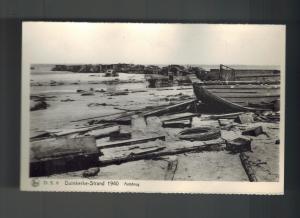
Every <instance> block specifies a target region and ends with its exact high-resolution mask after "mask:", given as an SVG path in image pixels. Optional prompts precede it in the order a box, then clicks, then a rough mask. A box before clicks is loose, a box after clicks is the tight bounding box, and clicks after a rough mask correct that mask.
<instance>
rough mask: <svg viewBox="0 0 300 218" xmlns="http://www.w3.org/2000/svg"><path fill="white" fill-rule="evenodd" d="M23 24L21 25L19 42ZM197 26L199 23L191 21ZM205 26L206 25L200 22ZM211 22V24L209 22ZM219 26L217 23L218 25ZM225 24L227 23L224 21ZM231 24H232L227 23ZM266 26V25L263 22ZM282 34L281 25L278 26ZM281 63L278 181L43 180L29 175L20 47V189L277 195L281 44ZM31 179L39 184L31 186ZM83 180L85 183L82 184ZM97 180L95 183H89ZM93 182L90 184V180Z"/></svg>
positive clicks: (26, 91) (26, 87) (26, 62)
mask: <svg viewBox="0 0 300 218" xmlns="http://www.w3.org/2000/svg"><path fill="white" fill-rule="evenodd" d="M27 23H35V22H23V24H22V41H23V42H24V40H23V37H24V31H26V29H25V28H26V25H25V24H27ZM170 25H184V24H170ZM194 25H201V24H194ZM204 25H207V24H204ZM210 25H215V24H210ZM218 25H220V24H218ZM224 25H228V24H224ZM230 25H235V24H230ZM260 26H262V25H260ZM267 26H269V25H267ZM280 26H281V28H282V33H283V34H284V43H285V39H286V37H285V32H286V27H285V25H280ZM283 50H284V52H283V54H282V63H281V93H280V98H281V99H280V104H281V105H280V108H281V114H280V120H281V121H280V148H279V152H280V155H279V181H278V182H255V183H251V182H216V181H207V182H206V181H149V180H147V181H144V180H88V179H47V178H39V179H32V178H29V157H30V149H29V147H30V142H29V138H30V137H29V129H30V128H29V125H30V111H29V107H30V105H29V102H30V100H29V99H30V75H29V73H28V72H29V70H25V69H29V68H30V64H31V60H30V59H29V58H28V56H27V55H25V54H27V52H28V51H25V49H24V45H23V46H22V84H21V90H22V93H21V109H22V110H21V142H20V144H21V161H20V163H21V166H20V169H21V172H20V188H21V190H22V191H54V192H56V191H67V192H133V193H134V192H144V193H189V194H195V193H205V194H208V193H214V194H259V195H263V194H266V195H280V194H284V142H285V134H284V133H285V46H284V48H283ZM33 180H34V181H35V182H37V183H38V184H39V185H38V186H37V187H34V186H32V182H33ZM70 181H77V183H80V182H82V184H81V185H67V184H66V182H70ZM111 181H114V182H117V183H119V185H118V186H111V185H109V184H110V183H109V182H111ZM84 182H85V183H84ZM93 182H98V185H91V184H92V183H93ZM125 182H127V183H130V182H133V183H137V184H138V185H139V186H138V187H136V186H126V185H124V183H125ZM93 184H94V183H93Z"/></svg>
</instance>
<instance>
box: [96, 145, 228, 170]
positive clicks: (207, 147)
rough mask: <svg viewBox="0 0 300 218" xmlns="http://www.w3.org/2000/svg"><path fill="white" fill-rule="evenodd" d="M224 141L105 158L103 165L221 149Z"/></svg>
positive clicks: (101, 163) (101, 162)
mask: <svg viewBox="0 0 300 218" xmlns="http://www.w3.org/2000/svg"><path fill="white" fill-rule="evenodd" d="M223 145H224V143H221V142H220V143H210V144H204V145H203V144H201V145H196V146H191V147H181V148H173V149H169V150H166V151H164V150H162V151H158V152H152V153H148V154H142V155H128V156H126V157H122V158H115V159H111V160H105V161H100V165H101V166H108V165H113V164H121V163H126V162H130V161H137V160H142V159H154V158H157V157H161V156H170V155H176V154H183V153H187V152H203V151H219V150H220V147H221V146H223Z"/></svg>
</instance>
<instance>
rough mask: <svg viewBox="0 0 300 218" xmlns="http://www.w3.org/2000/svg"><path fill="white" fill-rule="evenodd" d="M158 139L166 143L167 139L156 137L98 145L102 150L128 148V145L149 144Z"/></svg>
mask: <svg viewBox="0 0 300 218" xmlns="http://www.w3.org/2000/svg"><path fill="white" fill-rule="evenodd" d="M157 139H158V140H163V141H165V140H166V137H165V136H155V137H150V138H140V139H130V140H122V141H116V142H109V143H106V144H102V145H97V147H98V148H99V149H102V148H113V147H120V146H128V145H134V144H140V143H145V142H149V141H155V140H157Z"/></svg>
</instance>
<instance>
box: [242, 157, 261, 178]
mask: <svg viewBox="0 0 300 218" xmlns="http://www.w3.org/2000/svg"><path fill="white" fill-rule="evenodd" d="M240 160H241V162H242V165H243V167H244V169H245V172H246V174H247V176H248V178H249V181H250V182H257V178H256V176H255V172H254V170H253V169H252V167H251V164H250V162H249V160H248V156H247V155H246V154H245V153H244V152H241V153H240Z"/></svg>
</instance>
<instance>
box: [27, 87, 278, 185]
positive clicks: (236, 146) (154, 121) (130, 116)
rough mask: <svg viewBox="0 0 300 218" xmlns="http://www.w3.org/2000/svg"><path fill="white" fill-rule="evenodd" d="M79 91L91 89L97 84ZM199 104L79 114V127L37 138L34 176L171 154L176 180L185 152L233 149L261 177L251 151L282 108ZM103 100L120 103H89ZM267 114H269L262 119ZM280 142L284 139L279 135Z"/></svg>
mask: <svg viewBox="0 0 300 218" xmlns="http://www.w3.org/2000/svg"><path fill="white" fill-rule="evenodd" d="M78 92H79V93H82V94H89V93H90V92H92V93H94V90H92V91H88V92H86V91H84V90H78ZM124 92H128V91H126V90H125V91H124ZM119 94H120V93H119ZM65 101H69V100H68V99H65ZM199 104H200V105H201V103H199V102H198V101H197V100H186V101H182V102H179V103H177V104H171V105H167V106H157V107H146V108H143V109H141V110H134V111H125V112H119V113H115V114H110V115H106V116H100V117H92V118H87V119H81V120H75V121H73V122H72V125H73V128H63V129H54V130H45V131H43V132H41V133H40V134H39V135H36V136H34V137H32V138H31V143H32V146H31V165H30V166H31V167H30V172H31V176H49V175H52V174H57V173H65V172H72V171H80V170H84V171H83V172H82V173H81V176H82V177H92V176H101V175H102V168H106V167H109V166H112V165H118V166H119V165H120V164H125V163H130V162H133V161H141V160H144V161H146V160H153V161H155V160H164V159H166V160H167V163H168V164H167V167H166V173H165V177H164V178H165V179H166V180H172V179H173V178H174V175H175V173H176V169H177V167H178V165H180V160H181V159H180V155H181V154H191V153H203V152H227V153H229V154H231V155H239V157H240V158H239V159H240V161H241V162H240V163H237V164H241V166H242V167H243V168H244V170H245V173H246V174H247V177H248V178H249V181H260V180H259V177H258V178H257V177H256V175H255V170H254V169H255V167H253V166H257V164H258V161H255V160H252V159H251V157H250V156H249V153H253V152H255V149H257V146H258V145H259V141H260V140H269V138H270V135H269V133H268V132H270V131H273V130H274V129H275V130H276V127H274V128H273V127H272V128H271V127H269V124H270V125H275V124H278V121H279V119H277V117H276V116H277V113H274V112H268V113H267V112H264V113H253V112H251V113H249V112H238V113H229V114H211V115H205V114H201V113H199V112H198V110H196V109H195V108H198V105H199ZM98 105H101V106H107V105H110V106H114V105H112V104H106V103H90V104H88V106H89V107H94V106H98ZM262 117H264V118H266V119H265V120H264V121H262V119H263V118H262ZM278 118H279V117H278ZM276 122H277V123H276ZM268 123H269V124H268ZM262 137H265V138H262ZM277 142H278V143H279V139H275V140H273V143H274V144H275V143H277ZM58 147H59V149H58ZM58 160H59V161H58ZM75 161H76V164H73V163H74V162H75ZM57 163H59V166H58V165H57ZM71 165H72V166H71Z"/></svg>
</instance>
